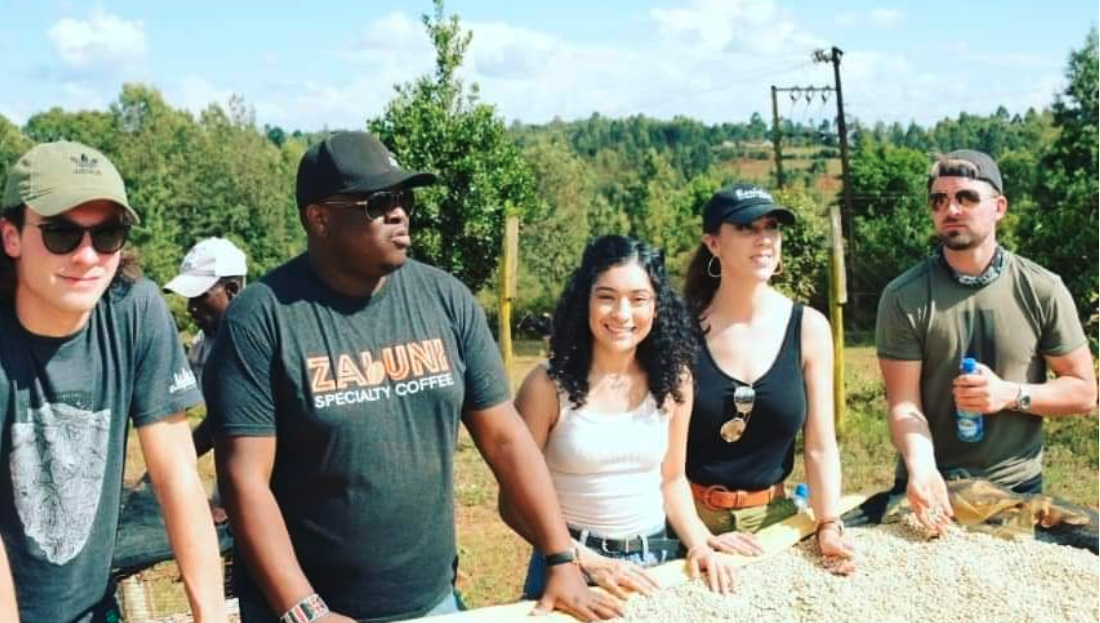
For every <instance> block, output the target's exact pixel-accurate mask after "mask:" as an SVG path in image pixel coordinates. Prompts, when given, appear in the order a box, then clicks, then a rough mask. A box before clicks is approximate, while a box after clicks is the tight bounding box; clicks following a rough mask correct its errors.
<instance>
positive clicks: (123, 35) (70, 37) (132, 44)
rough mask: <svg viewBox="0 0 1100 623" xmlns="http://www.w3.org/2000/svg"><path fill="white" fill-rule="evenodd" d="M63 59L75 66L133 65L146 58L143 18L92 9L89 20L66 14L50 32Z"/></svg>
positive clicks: (65, 62)
mask: <svg viewBox="0 0 1100 623" xmlns="http://www.w3.org/2000/svg"><path fill="white" fill-rule="evenodd" d="M48 35H49V38H50V41H51V42H52V43H53V46H54V49H55V50H56V51H57V54H58V56H59V57H60V58H61V61H62V62H63V63H64V64H65V65H66V66H67V67H69V68H72V69H110V68H128V67H134V66H136V65H138V64H140V62H141V61H142V60H143V59H144V58H145V51H146V48H145V26H144V25H143V24H142V22H141V21H140V20H126V19H123V18H121V17H118V16H115V15H111V14H109V13H107V12H106V11H105V10H103V8H102V7H96V8H93V9H92V12H91V15H89V17H88V19H86V20H78V19H73V18H70V17H65V18H62V19H60V20H58V21H57V23H55V24H54V25H53V27H51V28H50V30H49V32H48Z"/></svg>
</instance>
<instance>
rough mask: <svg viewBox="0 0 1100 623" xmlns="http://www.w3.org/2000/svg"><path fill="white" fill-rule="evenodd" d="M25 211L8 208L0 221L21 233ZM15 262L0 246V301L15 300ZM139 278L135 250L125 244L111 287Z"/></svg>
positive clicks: (17, 277)
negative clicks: (5, 222) (12, 226)
mask: <svg viewBox="0 0 1100 623" xmlns="http://www.w3.org/2000/svg"><path fill="white" fill-rule="evenodd" d="M26 210H27V206H26V205H25V204H23V205H18V206H15V207H14V208H8V209H7V210H4V213H3V214H0V219H2V220H5V221H7V222H9V223H11V224H12V225H14V226H15V228H16V229H18V230H19V231H23V222H24V218H25V217H26ZM15 262H16V260H15V258H13V257H11V256H10V255H8V252H7V251H6V250H4V248H3V245H0V301H8V300H11V299H14V298H15V288H16V286H17V285H18V282H19V274H18V271H17V270H16V265H15ZM141 276H142V270H141V258H140V256H139V255H138V252H137V249H135V248H133V247H131V246H130V245H129V243H127V245H126V246H125V247H124V248H123V249H122V259H121V260H120V261H119V263H118V271H117V272H116V273H115V278H114V280H113V281H112V285H114V283H117V282H118V281H120V280H122V281H129V282H131V283H132V282H134V281H137V280H138V279H140V278H141Z"/></svg>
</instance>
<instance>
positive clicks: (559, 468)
mask: <svg viewBox="0 0 1100 623" xmlns="http://www.w3.org/2000/svg"><path fill="white" fill-rule="evenodd" d="M693 326H694V325H693V322H692V321H691V319H690V316H688V315H687V312H686V310H685V308H684V305H683V302H682V301H681V300H680V298H679V296H678V295H677V294H676V292H675V290H674V289H673V288H672V287H671V286H670V284H669V282H668V277H667V276H666V275H665V269H664V261H663V259H662V257H661V255H660V254H659V253H658V252H657V251H656V250H654V249H653V248H652V247H650V246H649V245H647V244H645V243H642V242H639V241H637V240H634V239H631V238H627V237H624V236H603V237H601V238H597V239H596V240H595V241H593V242H592V243H591V244H589V246H588V248H586V249H585V251H584V256H583V259H582V260H581V265H580V267H579V268H577V270H576V271H575V272H574V273H573V275H572V276H571V278H570V279H569V282H568V284H567V285H566V287H565V291H564V292H563V293H562V296H561V299H560V300H559V301H558V305H557V310H556V313H555V315H554V320H553V332H552V334H551V337H550V353H551V354H550V359H549V362H548V363H544V364H543V365H539V366H537V367H536V368H535V369H534V370H532V371H531V373H530V374H528V376H527V379H526V380H525V381H524V382H523V386H522V387H521V388H520V391H519V394H518V396H517V397H516V408H517V410H518V411H519V413H520V415H521V416H522V417H523V419H524V421H525V422H526V423H527V426H528V427H529V428H530V429H531V433H532V435H533V436H534V438H535V441H536V443H538V444H539V446H540V447H541V448H542V450H543V453H544V454H545V456H546V464H547V466H548V467H549V468H550V474H551V477H552V478H553V481H554V486H555V489H556V490H557V494H558V499H559V501H560V502H561V507H562V512H563V514H564V515H565V519H566V522H567V523H568V524H569V531H570V532H571V533H572V535H573V538H574V541H575V542H576V545H577V552H576V556H577V561H578V562H579V564H580V566H581V568H582V569H583V570H584V572H585V573H586V575H587V576H588V577H589V579H590V581H592V582H594V583H595V584H598V585H600V586H602V587H603V588H605V589H607V590H608V591H609V592H610V593H611V594H613V595H615V596H617V597H620V598H623V597H625V596H626V592H627V591H629V590H633V591H641V592H645V593H648V592H649V591H651V590H652V589H655V588H657V583H656V581H655V580H654V579H653V577H652V576H651V575H650V574H649V573H647V572H646V571H645V570H644V567H647V566H652V565H655V564H657V563H660V562H662V561H664V560H666V559H668V558H672V557H675V556H676V555H677V554H678V551H679V547H680V541H678V540H676V539H675V538H670V537H669V535H666V533H665V521H666V513H667V520H668V523H670V524H671V526H672V528H673V529H674V530H675V531H676V534H678V535H679V537H680V540H682V541H683V545H684V546H685V547H686V548H687V550H688V560H689V565H690V568H691V570H692V573H693V574H698V573H699V572H700V571H705V572H706V574H707V580H708V582H709V585H710V587H711V589H712V590H715V591H717V592H721V593H726V592H728V591H730V590H731V588H732V586H733V581H734V569H733V566H732V565H731V560H730V559H729V558H727V557H725V556H721V555H719V554H717V553H716V551H715V550H714V549H712V547H711V546H710V545H709V544H708V541H709V540H710V539H711V538H713V537H712V535H711V533H710V532H709V531H708V530H707V528H706V526H705V525H703V522H702V521H700V519H699V517H698V515H696V513H695V509H694V508H693V506H692V502H691V493H690V491H689V488H688V481H687V477H686V476H685V473H684V460H685V452H686V447H687V431H688V418H689V417H690V416H691V401H692V381H691V374H690V366H691V364H692V361H693V360H694V358H695V354H696V349H697V341H696V335H695V330H694V328H693ZM501 510H502V514H503V515H504V517H505V519H506V520H507V521H508V523H509V525H512V526H513V527H514V528H516V530H517V531H519V532H520V533H521V534H522V533H525V530H524V529H523V528H522V526H520V525H518V524H517V522H516V518H515V517H514V514H512V513H510V512H509V509H508V502H507V500H504V499H502V500H501ZM551 562H555V561H547V560H544V558H543V556H541V555H540V554H539V553H538V552H536V553H535V554H534V555H533V556H532V558H531V564H530V567H529V569H528V575H527V581H526V583H525V586H524V594H525V596H526V597H528V598H534V597H537V596H538V595H539V594H540V593H541V592H542V588H543V585H544V582H545V575H546V565H547V564H548V563H551Z"/></svg>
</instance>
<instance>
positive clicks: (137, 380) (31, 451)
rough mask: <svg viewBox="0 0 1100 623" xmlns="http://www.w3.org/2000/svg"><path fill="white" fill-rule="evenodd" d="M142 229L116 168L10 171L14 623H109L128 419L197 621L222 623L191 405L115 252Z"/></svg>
mask: <svg viewBox="0 0 1100 623" xmlns="http://www.w3.org/2000/svg"><path fill="white" fill-rule="evenodd" d="M137 220H138V216H137V213H135V212H134V210H133V209H132V208H131V207H130V205H129V203H128V202H127V199H126V190H125V187H124V185H123V182H122V178H121V177H120V176H119V174H118V171H116V170H115V167H114V166H113V165H112V164H111V162H110V161H109V160H107V158H106V157H105V156H104V155H103V154H101V153H99V152H98V151H96V150H94V149H91V148H90V147H87V146H85V145H81V144H79V143H71V142H64V141H61V142H55V143H46V144H42V145H38V146H37V147H34V148H33V149H31V150H30V151H29V152H27V153H26V154H24V155H23V156H22V157H21V158H20V159H19V160H18V161H16V162H15V163H14V164H13V165H12V167H11V168H10V169H9V171H8V176H7V183H6V185H5V188H4V199H3V213H2V218H0V237H2V242H3V253H0V345H3V346H2V347H0V429H2V435H3V439H4V443H3V444H2V445H0V480H2V481H3V482H0V534H2V536H3V546H4V549H5V550H6V554H7V557H8V559H9V562H10V567H11V574H12V576H13V578H14V585H15V596H16V598H17V599H18V602H19V615H20V618H21V619H22V620H23V621H27V622H37V621H49V622H55V621H56V622H59V623H100V622H104V621H108V620H117V606H116V605H115V600H114V589H113V587H112V586H111V581H110V577H109V574H110V562H111V551H112V549H113V547H114V543H115V533H116V530H117V527H118V516H119V494H120V490H121V484H122V472H123V466H124V463H125V452H126V433H127V428H128V426H129V424H130V423H131V422H132V423H133V425H134V427H135V428H136V429H137V436H138V440H139V441H140V443H141V447H142V451H143V454H144V457H145V464H146V466H147V468H148V470H149V474H150V476H151V479H152V482H153V485H154V487H155V488H156V491H157V494H158V497H159V499H160V502H161V505H162V507H163V508H164V514H165V524H166V525H167V528H168V533H169V537H170V541H171V543H172V546H173V550H174V552H175V553H176V556H177V559H178V561H179V565H180V569H181V571H182V574H183V580H184V583H185V584H186V586H187V594H188V597H189V599H190V600H191V607H192V610H193V612H194V614H195V620H196V621H214V622H224V621H225V620H226V610H225V597H224V594H223V592H222V582H221V565H220V559H219V556H218V550H217V544H216V541H215V536H214V527H213V525H212V523H211V522H210V521H209V520H208V519H206V516H205V513H206V510H205V503H204V502H205V495H204V491H203V488H202V483H201V481H200V480H199V476H198V472H197V470H196V466H195V452H194V449H193V447H192V445H191V437H190V436H191V431H190V427H189V426H188V423H187V419H186V418H185V416H184V415H185V414H184V411H185V410H186V409H187V408H188V407H191V406H194V405H196V404H198V403H199V402H200V401H201V397H200V396H199V393H198V390H197V387H196V383H195V379H194V376H193V375H192V373H191V370H190V369H189V368H188V366H187V361H186V359H185V358H184V355H183V349H182V347H181V345H180V343H179V340H178V338H177V336H176V331H175V326H174V323H173V322H172V317H171V316H170V315H169V313H168V309H167V306H166V305H165V304H164V300H163V299H162V298H161V296H160V293H159V292H158V291H157V288H156V286H155V285H154V284H153V283H152V282H150V281H148V280H145V279H142V278H141V277H140V276H138V275H139V272H138V270H137V266H136V263H135V261H134V259H133V258H131V257H130V256H129V255H128V254H127V253H126V252H125V251H124V249H123V247H124V245H125V243H126V239H127V236H128V234H129V231H130V227H131V225H133V224H134V223H136V222H137ZM4 581H5V579H0V586H2V585H3V583H4ZM3 594H4V593H3V591H0V596H2V595H3ZM9 606H11V604H2V605H0V612H3V608H7V607H9ZM5 620H7V619H5Z"/></svg>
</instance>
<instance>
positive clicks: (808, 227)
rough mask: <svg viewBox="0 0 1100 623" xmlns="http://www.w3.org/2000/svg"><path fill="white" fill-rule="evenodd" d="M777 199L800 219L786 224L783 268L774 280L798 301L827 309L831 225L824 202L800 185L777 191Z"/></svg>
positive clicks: (779, 287)
mask: <svg viewBox="0 0 1100 623" xmlns="http://www.w3.org/2000/svg"><path fill="white" fill-rule="evenodd" d="M775 200H776V201H778V202H779V203H780V205H784V206H787V207H788V208H790V209H791V210H793V211H794V213H795V214H797V215H798V219H797V220H796V221H795V223H794V224H793V225H789V226H786V227H784V228H783V260H782V270H781V271H780V273H779V274H778V275H777V276H776V277H775V279H774V280H773V283H774V284H775V287H776V288H777V289H779V290H780V291H782V292H784V293H785V294H787V295H788V296H790V297H791V298H793V299H794V300H796V301H800V302H802V303H806V304H809V305H813V306H814V307H817V308H818V309H826V305H827V301H826V299H827V297H828V290H826V287H827V284H828V277H829V229H828V221H827V219H826V218H825V216H824V214H823V209H824V206H821V205H818V204H817V203H816V202H815V201H814V199H813V197H812V196H811V195H810V193H809V192H807V191H806V190H804V189H798V188H784V189H782V190H779V191H776V192H775Z"/></svg>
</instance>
